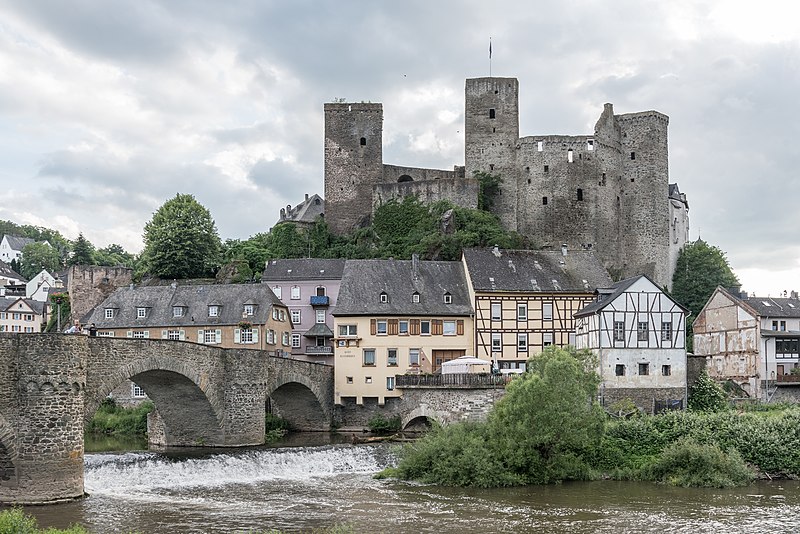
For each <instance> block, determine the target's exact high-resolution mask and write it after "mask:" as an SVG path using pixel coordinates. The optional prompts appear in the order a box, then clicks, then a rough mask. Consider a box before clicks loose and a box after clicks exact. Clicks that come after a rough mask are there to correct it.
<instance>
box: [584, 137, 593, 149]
mask: <svg viewBox="0 0 800 534" xmlns="http://www.w3.org/2000/svg"><path fill="white" fill-rule="evenodd" d="M586 150H594V139H589V140H588V141H586Z"/></svg>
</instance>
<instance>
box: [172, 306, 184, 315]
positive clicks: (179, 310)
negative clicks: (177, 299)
mask: <svg viewBox="0 0 800 534" xmlns="http://www.w3.org/2000/svg"><path fill="white" fill-rule="evenodd" d="M172 316H173V317H183V306H173V307H172Z"/></svg>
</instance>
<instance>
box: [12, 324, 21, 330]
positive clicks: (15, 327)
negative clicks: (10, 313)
mask: <svg viewBox="0 0 800 534" xmlns="http://www.w3.org/2000/svg"><path fill="white" fill-rule="evenodd" d="M11 331H12V332H19V331H20V328H19V325H18V324H15V325H11Z"/></svg>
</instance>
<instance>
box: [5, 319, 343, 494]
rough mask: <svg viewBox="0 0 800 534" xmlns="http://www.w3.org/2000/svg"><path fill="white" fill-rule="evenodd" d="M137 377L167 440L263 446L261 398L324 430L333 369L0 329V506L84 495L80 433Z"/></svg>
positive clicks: (242, 354)
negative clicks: (116, 392)
mask: <svg viewBox="0 0 800 534" xmlns="http://www.w3.org/2000/svg"><path fill="white" fill-rule="evenodd" d="M126 380H133V381H134V382H136V384H137V385H139V386H140V387H141V388H142V389H143V390H144V391H145V393H146V394H147V396H148V397H150V399H152V400H153V402H154V404H155V406H156V409H157V411H158V416H159V417H158V420H159V426H160V428H159V434H160V436H161V439H163V441H164V443H165V444H166V445H167V446H200V445H202V446H207V447H240V446H247V445H259V444H262V443H264V415H265V406H266V403H267V400H268V399H269V400H270V401H271V404H272V406H273V407H274V408H275V409H276V411H277V412H278V413H280V414H281V416H283V417H285V418H286V419H288V420H289V421H290V422H291V423H292V425H293V426H294V427H295V428H298V429H301V430H329V429H330V425H331V421H332V420H333V416H334V413H333V409H334V407H333V369H332V368H331V367H329V366H324V365H319V364H314V363H309V362H303V361H298V360H291V359H285V358H276V357H272V356H268V355H267V353H266V352H265V351H257V350H245V349H221V348H217V347H212V346H207V345H198V344H195V343H189V342H185V341H168V340H149V339H137V340H131V339H116V338H98V337H91V338H90V337H87V336H75V335H73V336H65V335H62V334H25V335H19V334H0V502H16V503H42V502H57V501H60V500H67V499H73V498H76V497H80V496H82V495H83V493H84V489H83V445H84V444H83V433H84V426H85V424H86V423H87V422H88V421H89V420H90V419H91V418H92V416H93V415H94V413H95V412H96V411H97V408H98V407H99V406H100V403H101V402H102V401H103V399H105V398H106V397H107V396H108V394H109V393H110V392H111V391H113V390H114V389H115V388H116V387H117V386H119V385H120V384H122V383H123V382H124V381H126Z"/></svg>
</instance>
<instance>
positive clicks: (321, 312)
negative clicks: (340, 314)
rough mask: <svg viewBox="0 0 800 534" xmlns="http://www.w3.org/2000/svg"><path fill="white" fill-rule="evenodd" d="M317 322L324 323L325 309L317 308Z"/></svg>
mask: <svg viewBox="0 0 800 534" xmlns="http://www.w3.org/2000/svg"><path fill="white" fill-rule="evenodd" d="M317 324H325V310H317Z"/></svg>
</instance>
